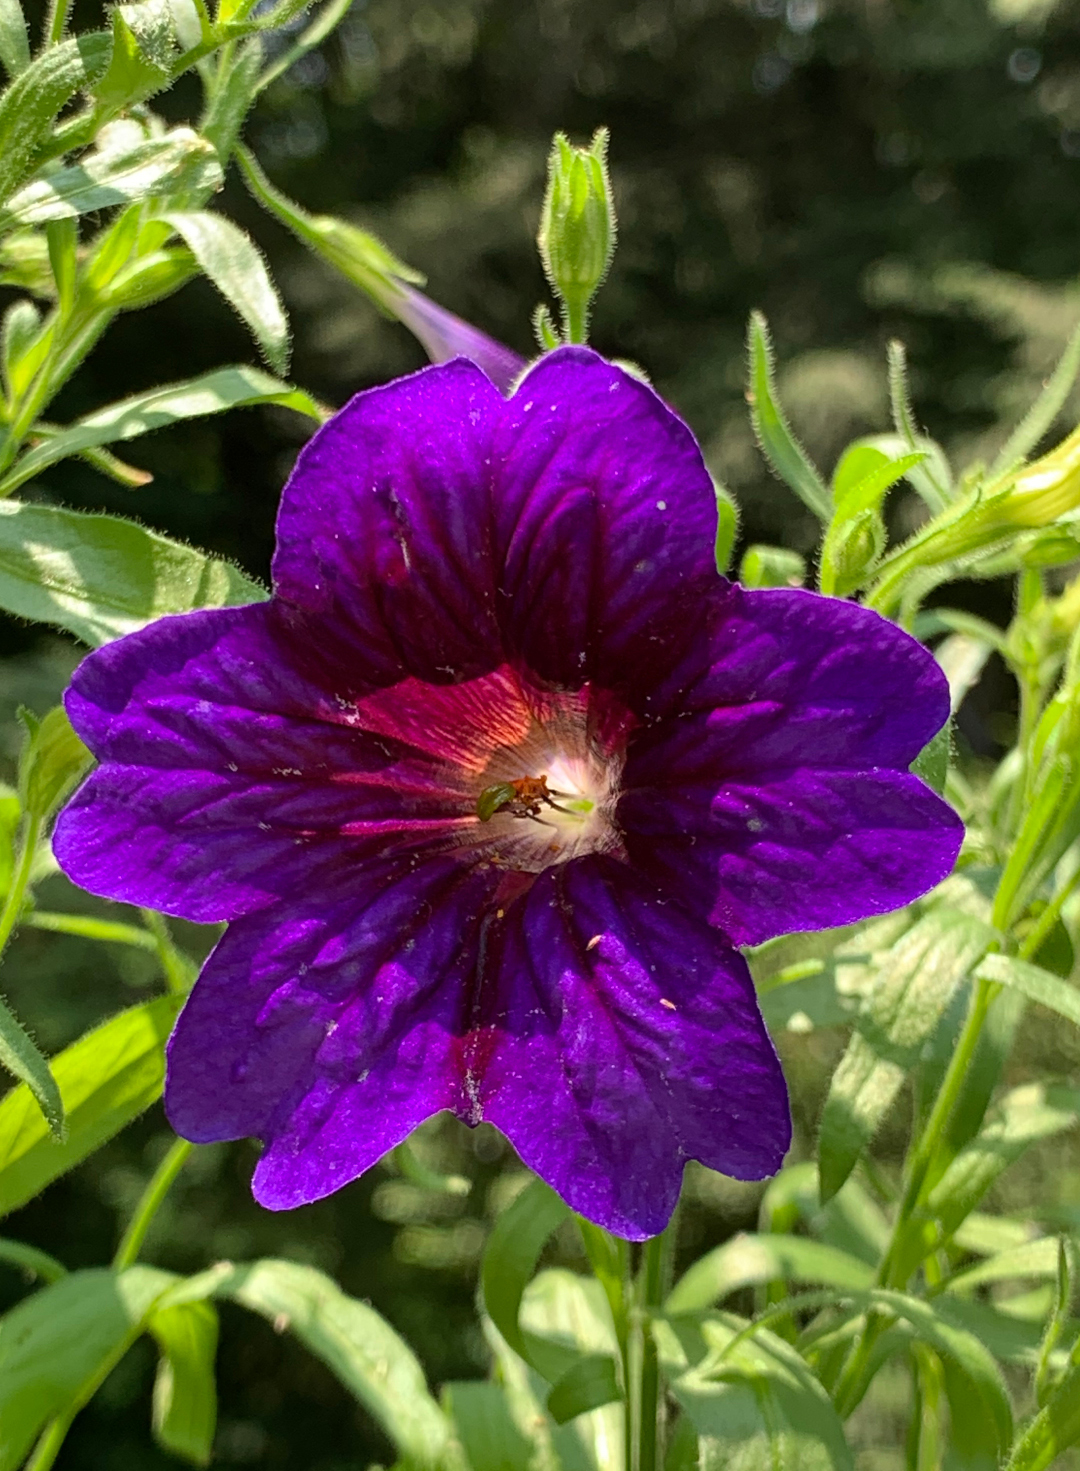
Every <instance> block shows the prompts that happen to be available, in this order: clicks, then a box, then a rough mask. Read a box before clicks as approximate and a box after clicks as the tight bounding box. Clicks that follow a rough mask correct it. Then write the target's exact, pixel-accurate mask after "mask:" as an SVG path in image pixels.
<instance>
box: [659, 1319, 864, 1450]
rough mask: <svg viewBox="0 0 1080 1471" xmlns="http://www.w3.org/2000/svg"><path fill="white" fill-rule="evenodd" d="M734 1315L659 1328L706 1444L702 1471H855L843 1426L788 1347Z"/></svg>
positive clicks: (668, 1363) (684, 1403) (681, 1396)
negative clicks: (748, 1329) (747, 1328)
mask: <svg viewBox="0 0 1080 1471" xmlns="http://www.w3.org/2000/svg"><path fill="white" fill-rule="evenodd" d="M745 1326H746V1323H745V1320H744V1319H742V1318H737V1317H735V1316H734V1315H733V1314H728V1313H710V1314H709V1315H708V1316H707V1317H705V1318H703V1319H702V1320H701V1321H700V1322H692V1321H691V1320H685V1321H680V1322H674V1323H660V1324H658V1325H657V1341H658V1345H659V1349H660V1354H661V1358H662V1360H663V1362H664V1367H665V1369H666V1371H667V1374H668V1382H669V1387H670V1390H671V1393H672V1394H673V1395H674V1397H675V1399H676V1400H677V1401H678V1403H679V1405H680V1406H681V1407H682V1409H683V1411H684V1413H685V1414H686V1416H687V1418H688V1419H689V1420H690V1421H691V1423H692V1424H693V1426H694V1428H695V1430H696V1431H697V1432H698V1435H699V1437H700V1441H699V1460H698V1464H699V1466H700V1467H701V1468H702V1471H765V1468H769V1471H851V1468H853V1467H854V1460H853V1458H852V1454H851V1451H850V1449H849V1448H848V1444H847V1441H846V1439H845V1437H844V1430H843V1426H842V1425H841V1422H840V1418H839V1416H838V1415H837V1413H836V1411H835V1410H834V1408H833V1406H832V1402H831V1400H830V1399H829V1396H828V1395H827V1394H826V1392H825V1390H824V1389H823V1387H822V1386H821V1384H820V1383H819V1382H818V1380H817V1379H816V1378H815V1377H814V1375H813V1374H812V1372H811V1371H810V1369H809V1367H808V1366H807V1364H806V1362H805V1361H804V1360H803V1359H802V1358H801V1357H800V1355H799V1354H798V1353H797V1352H796V1351H795V1350H794V1349H793V1348H792V1347H791V1345H790V1344H788V1343H785V1342H784V1341H783V1339H781V1338H778V1337H776V1336H775V1335H774V1334H772V1333H770V1332H768V1330H767V1329H759V1330H757V1331H756V1332H755V1333H754V1334H753V1335H752V1336H748V1337H745V1338H742V1339H741V1340H739V1341H738V1342H736V1341H735V1340H736V1338H737V1335H738V1334H739V1332H740V1330H742V1329H743V1328H745Z"/></svg>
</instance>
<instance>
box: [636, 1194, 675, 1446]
mask: <svg viewBox="0 0 1080 1471" xmlns="http://www.w3.org/2000/svg"><path fill="white" fill-rule="evenodd" d="M672 1224H673V1223H669V1224H668V1226H667V1228H666V1229H665V1230H664V1231H663V1232H662V1233H661V1234H660V1235H659V1236H654V1237H652V1239H651V1240H649V1241H646V1243H645V1248H644V1252H643V1260H642V1265H641V1307H642V1313H641V1319H642V1321H641V1335H642V1343H641V1386H640V1390H639V1394H638V1416H637V1423H638V1437H637V1440H638V1458H637V1465H638V1471H655V1468H656V1461H657V1453H658V1451H659V1441H660V1408H661V1403H660V1361H659V1358H658V1356H657V1352H656V1339H655V1337H654V1336H653V1331H652V1318H653V1314H654V1313H655V1312H656V1310H657V1309H658V1308H659V1307H660V1305H661V1303H662V1302H663V1300H664V1296H665V1294H666V1291H667V1285H668V1278H669V1276H670V1268H671V1259H672V1255H673V1251H674V1231H673V1229H672Z"/></svg>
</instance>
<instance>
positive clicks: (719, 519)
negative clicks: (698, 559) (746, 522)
mask: <svg viewBox="0 0 1080 1471" xmlns="http://www.w3.org/2000/svg"><path fill="white" fill-rule="evenodd" d="M713 490H714V491H715V492H716V570H717V572H719V573H720V574H721V576H726V575H727V571H728V568H729V567H730V566H731V558H732V556H733V555H734V552H735V542H736V540H737V538H738V535H739V507H738V505H737V503H736V501H735V497H734V496H733V495H732V494H731V492H730V491H729V490H725V488H724V487H723V486H722V485H721V484H720V482H719V481H718V480H715V479H714V480H713Z"/></svg>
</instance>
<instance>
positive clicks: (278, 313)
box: [164, 210, 289, 373]
mask: <svg viewBox="0 0 1080 1471" xmlns="http://www.w3.org/2000/svg"><path fill="white" fill-rule="evenodd" d="M164 219H166V220H167V221H168V223H169V224H170V225H171V226H172V227H173V229H174V230H175V231H176V232H177V234H178V235H179V236H180V237H181V238H182V240H183V241H184V244H185V245H186V246H187V247H188V249H189V250H190V251H191V253H192V255H193V256H194V257H195V259H196V260H197V261H198V262H199V266H200V268H201V270H202V271H203V273H204V274H205V275H207V276H209V278H210V280H211V281H213V283H214V285H215V286H216V287H217V289H218V290H219V291H220V292H221V294H222V296H223V297H224V298H225V300H226V301H227V302H228V303H229V305H230V306H231V307H232V308H233V310H234V311H235V312H236V314H237V316H239V317H240V319H241V321H243V322H246V323H247V325H248V327H250V329H251V332H252V335H253V336H254V338H255V341H256V342H257V343H258V344H259V348H260V350H261V352H262V354H263V356H264V357H265V358H266V361H267V362H268V363H269V364H270V366H271V367H272V368H273V369H274V370H275V372H278V373H284V372H285V371H286V369H287V368H288V365H289V323H288V319H287V317H286V316H285V308H284V307H283V306H282V304H281V298H280V297H279V296H278V294H277V290H276V289H275V287H274V283H273V281H271V279H270V272H269V271H268V270H267V268H266V262H265V261H264V260H263V257H262V254H261V252H260V251H259V249H258V247H257V246H256V245H255V243H254V241H253V240H251V238H250V237H249V236H248V235H246V234H245V233H244V231H243V230H241V229H240V227H239V226H238V225H234V224H233V222H232V220H227V219H226V218H225V216H224V215H216V214H211V213H210V212H209V211H208V210H191V211H188V212H186V213H172V214H167V215H165V216H164Z"/></svg>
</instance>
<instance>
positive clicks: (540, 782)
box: [476, 776, 566, 822]
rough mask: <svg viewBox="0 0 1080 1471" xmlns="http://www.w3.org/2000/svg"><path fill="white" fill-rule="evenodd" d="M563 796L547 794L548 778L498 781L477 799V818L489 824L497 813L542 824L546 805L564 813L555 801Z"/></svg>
mask: <svg viewBox="0 0 1080 1471" xmlns="http://www.w3.org/2000/svg"><path fill="white" fill-rule="evenodd" d="M562 795H563V793H562V792H551V791H549V790H548V784H547V777H546V776H519V777H517V778H516V780H514V781H497V782H495V783H493V785H492V786H490V787H485V788H484V790H483V791H482V792H481V793H480V795H479V797H478V798H477V799H476V815H477V817H479V819H480V821H481V822H490V821H491V819H492V818H493V817H494V816H495V814H496V812H506V813H509V815H510V816H511V817H531V818H534V819H535V820H536V821H537V822H539V821H541V817H540V812H541V809H542V808H543V807H544V806H545V805H547V806H548V807H554V808H555V811H556V812H565V811H566V808H565V807H560V806H559V804H558V803H557V802H555V801H554V800H553V798H555V797H561V796H562Z"/></svg>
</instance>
